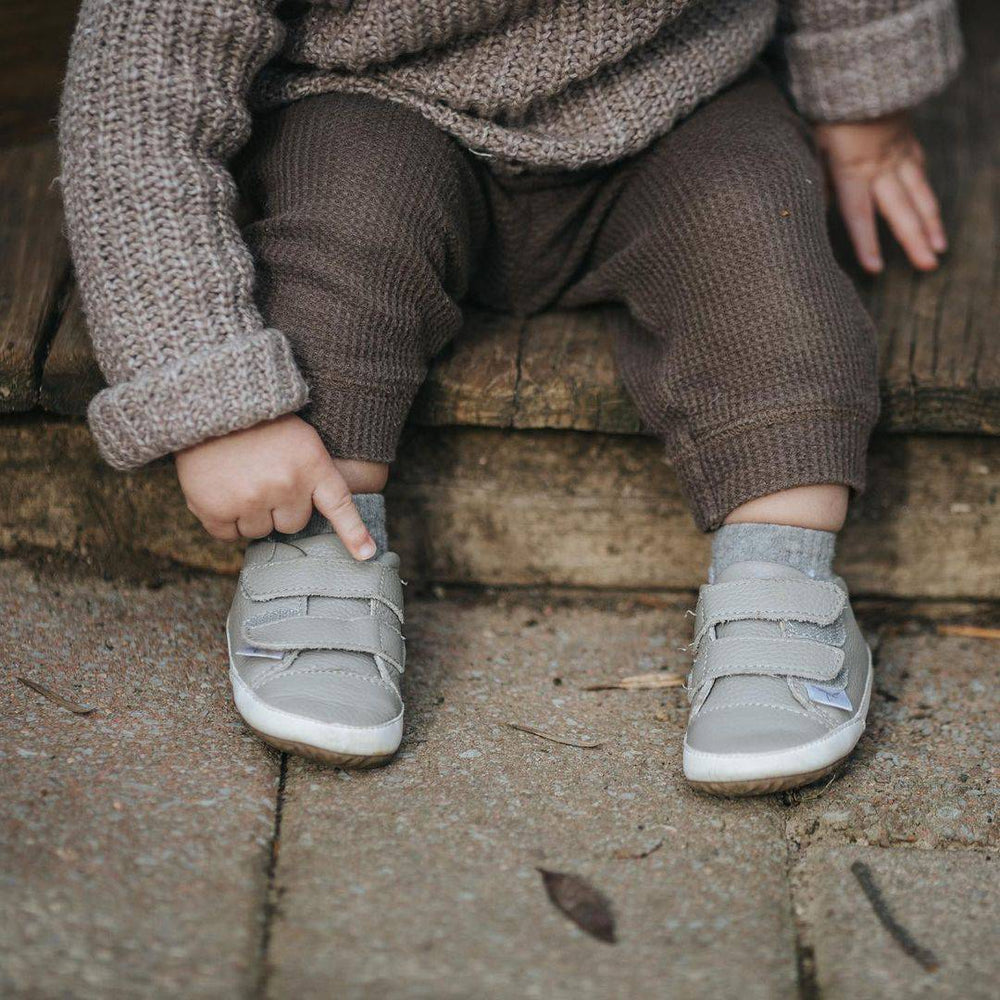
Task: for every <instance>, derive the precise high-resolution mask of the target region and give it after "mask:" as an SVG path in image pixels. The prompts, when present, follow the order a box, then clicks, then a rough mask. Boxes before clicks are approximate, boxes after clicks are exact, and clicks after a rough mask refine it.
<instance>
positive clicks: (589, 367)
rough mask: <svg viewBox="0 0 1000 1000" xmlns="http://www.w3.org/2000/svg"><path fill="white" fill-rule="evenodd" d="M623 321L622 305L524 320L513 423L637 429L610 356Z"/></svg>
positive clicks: (627, 431)
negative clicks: (525, 323) (525, 324)
mask: <svg viewBox="0 0 1000 1000" xmlns="http://www.w3.org/2000/svg"><path fill="white" fill-rule="evenodd" d="M628 322H629V319H628V315H627V313H626V312H625V311H624V310H623V309H620V308H611V307H609V308H607V309H601V310H594V311H588V312H551V313H544V314H542V315H540V316H535V317H533V318H532V319H531V320H529V322H528V324H527V326H526V328H525V331H524V342H523V345H522V349H521V362H520V372H519V376H520V377H519V380H518V391H517V400H516V412H515V414H514V426H515V427H525V428H526V427H552V428H565V429H574V430H587V431H609V432H614V433H619V434H635V433H638V432H639V430H640V429H641V424H640V421H639V416H638V414H637V413H636V410H635V407H634V406H633V404H632V401H631V400H630V399H629V397H628V395H627V394H626V392H625V391H624V389H623V387H622V385H621V384H620V382H619V380H618V372H617V367H616V365H615V361H614V341H615V338H616V336H617V335H618V333H619V331H620V329H621V327H622V326H623V325H625V324H627V323H628Z"/></svg>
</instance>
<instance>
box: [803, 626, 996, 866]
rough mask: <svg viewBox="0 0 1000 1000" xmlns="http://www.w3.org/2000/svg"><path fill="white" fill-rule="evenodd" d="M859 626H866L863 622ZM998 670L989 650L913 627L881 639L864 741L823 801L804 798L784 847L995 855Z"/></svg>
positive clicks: (808, 794) (983, 643) (813, 794)
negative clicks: (827, 845) (838, 845)
mask: <svg viewBox="0 0 1000 1000" xmlns="http://www.w3.org/2000/svg"><path fill="white" fill-rule="evenodd" d="M863 617H864V618H865V619H866V621H867V623H870V624H875V621H874V619H873V617H872V615H871V614H870V613H869V614H867V615H863ZM869 636H870V638H873V641H874V638H875V637H873V636H872V633H871V632H869ZM998 666H1000V642H997V641H995V640H988V639H971V638H955V637H948V636H941V635H936V634H934V633H933V632H929V631H928V630H927V628H926V627H917V626H906V625H904V626H902V627H901V628H898V627H890V628H889V629H887V634H886V635H885V636H884V638H883V639H882V641H881V643H879V644H878V645H877V646H876V651H875V688H874V692H873V696H872V708H871V713H870V715H869V717H868V729H867V732H866V733H865V735H864V736H863V737H862V740H861V742H860V744H859V746H858V749H857V751H856V752H855V754H854V757H853V758H852V760H851V763H850V765H849V766H848V769H847V771H846V773H845V774H844V775H843V776H842V777H841V778H840V779H839V780H838V781H837V782H836V783H835V784H834V785H833V786H831V788H830V790H829V791H828V792H825V793H824V794H817V792H818V791H819V789H813V790H811V791H805V792H803V794H802V798H801V802H800V803H799V804H798V805H797V807H796V808H795V810H794V812H793V813H792V814H791V816H790V821H789V834H790V837H792V838H793V839H794V840H797V841H799V842H805V841H808V842H810V843H817V842H820V841H824V840H831V841H833V842H843V841H844V840H847V839H850V840H851V841H852V842H857V843H863V844H872V845H877V846H881V847H890V846H894V845H906V844H912V845H913V846H914V847H918V848H929V847H945V846H948V847H954V846H964V847H975V846H981V847H996V846H997V843H998V829H1000V823H998V819H997V817H998V813H1000V810H998V806H1000V802H998V796H1000V781H998V778H1000V684H998V680H1000V671H998ZM795 798H797V797H793V801H794V800H795Z"/></svg>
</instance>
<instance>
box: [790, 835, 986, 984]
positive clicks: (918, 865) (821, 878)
mask: <svg viewBox="0 0 1000 1000" xmlns="http://www.w3.org/2000/svg"><path fill="white" fill-rule="evenodd" d="M858 862H860V863H862V864H863V865H865V866H866V867H867V869H868V871H869V873H870V877H871V882H872V883H873V884H874V887H875V891H876V893H877V895H878V897H879V898H880V899H881V906H884V908H885V909H884V910H883V913H885V912H888V914H889V916H890V919H891V921H892V922H893V923H894V924H895V925H896V928H897V934H896V936H894V935H893V934H892V933H891V932H890V931H889V930H888V929H887V927H886V924H885V923H883V922H882V921H880V919H879V917H878V916H877V914H876V909H875V907H874V906H873V905H872V901H871V900H870V899H869V898H868V896H866V895H865V893H864V892H863V890H862V887H861V884H860V882H859V881H858V878H857V877H856V876H855V874H854V873H853V872H852V870H851V869H852V865H854V864H856V863H858ZM795 884H796V899H797V901H798V903H799V916H800V919H801V920H802V922H803V925H804V927H803V939H804V943H803V947H804V948H805V949H806V950H807V954H809V961H810V964H811V965H812V974H813V975H814V980H813V981H812V982H811V984H810V985H811V989H812V991H813V995H815V996H820V997H822V998H823V1000H836V998H839V997H844V998H850V1000H865V998H869V997H871V998H879V1000H893V998H896V997H898V998H900V1000H903V998H906V1000H909V998H911V997H934V998H948V997H956V998H961V1000H988V998H994V997H996V996H997V973H998V960H997V944H998V939H997V928H998V926H1000V879H998V864H997V861H996V860H995V858H994V857H993V856H992V855H987V854H984V853H980V852H976V851H967V850H963V851H956V850H948V851H926V850H914V849H901V848H895V849H888V850H885V849H879V848H870V847H869V848H864V847H848V848H833V849H828V848H826V849H824V848H818V849H814V850H811V851H808V852H807V853H806V855H805V857H804V859H803V860H802V862H801V864H800V865H799V866H798V867H797V870H796V875H795ZM877 905H878V904H877ZM880 908H881V907H880ZM908 948H909V951H908V950H907V949H908Z"/></svg>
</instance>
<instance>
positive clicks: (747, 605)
mask: <svg viewBox="0 0 1000 1000" xmlns="http://www.w3.org/2000/svg"><path fill="white" fill-rule="evenodd" d="M846 603H847V594H846V593H845V592H844V591H843V590H841V589H840V587H838V586H837V585H836V584H835V583H825V582H822V581H819V580H784V579H777V580H756V579H746V580H733V581H732V582H730V583H711V584H707V585H706V586H704V587H702V588H701V590H700V591H699V592H698V610H697V612H696V613H695V626H694V646H695V648H697V647H698V646H699V645H700V644H701V641H702V639H704V637H705V633H706V632H708V630H709V629H711V628H714V627H715V626H716V625H722V624H724V623H725V622H738V621H764V622H781V621H794V622H810V623H811V624H813V625H832V624H833V623H834V622H835V621H836V620H837V619H838V618H839V617H840V615H841V613H842V612H843V610H844V606H845V604H846Z"/></svg>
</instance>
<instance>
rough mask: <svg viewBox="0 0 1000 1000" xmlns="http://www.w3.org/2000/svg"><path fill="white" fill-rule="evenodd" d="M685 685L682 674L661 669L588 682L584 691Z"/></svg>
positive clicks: (647, 688)
mask: <svg viewBox="0 0 1000 1000" xmlns="http://www.w3.org/2000/svg"><path fill="white" fill-rule="evenodd" d="M675 687H684V678H683V677H682V676H681V675H680V674H673V673H668V672H667V671H664V670H661V671H659V672H658V673H655V674H633V675H632V676H631V677H622V678H620V679H619V680H616V681H602V682H601V683H600V684H588V685H587V686H586V687H584V689H583V690H584V691H652V690H654V689H657V688H675Z"/></svg>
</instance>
